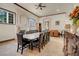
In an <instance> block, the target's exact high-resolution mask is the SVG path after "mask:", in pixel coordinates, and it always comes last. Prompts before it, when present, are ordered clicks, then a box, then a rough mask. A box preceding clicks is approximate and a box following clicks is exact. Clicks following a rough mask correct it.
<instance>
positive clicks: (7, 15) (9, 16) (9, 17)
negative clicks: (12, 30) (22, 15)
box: [0, 8, 15, 24]
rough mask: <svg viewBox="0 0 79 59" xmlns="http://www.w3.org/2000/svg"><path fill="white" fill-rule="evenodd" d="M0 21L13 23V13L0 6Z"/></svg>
mask: <svg viewBox="0 0 79 59" xmlns="http://www.w3.org/2000/svg"><path fill="white" fill-rule="evenodd" d="M0 23H2V24H15V13H14V12H11V11H8V10H5V9H2V8H0Z"/></svg>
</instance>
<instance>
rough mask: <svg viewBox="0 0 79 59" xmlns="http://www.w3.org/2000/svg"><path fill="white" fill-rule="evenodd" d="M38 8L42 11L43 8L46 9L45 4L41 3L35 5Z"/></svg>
mask: <svg viewBox="0 0 79 59" xmlns="http://www.w3.org/2000/svg"><path fill="white" fill-rule="evenodd" d="M35 6H36V7H37V8H36V9H38V8H39V9H40V10H42V8H44V7H46V6H45V5H43V3H39V4H38V5H35Z"/></svg>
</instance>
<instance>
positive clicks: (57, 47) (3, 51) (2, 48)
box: [0, 37, 64, 56]
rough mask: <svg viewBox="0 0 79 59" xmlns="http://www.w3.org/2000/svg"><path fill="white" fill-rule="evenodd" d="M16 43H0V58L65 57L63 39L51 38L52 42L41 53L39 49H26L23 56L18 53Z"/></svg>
mask: <svg viewBox="0 0 79 59" xmlns="http://www.w3.org/2000/svg"><path fill="white" fill-rule="evenodd" d="M16 48H17V44H16V41H15V40H13V41H9V42H6V43H0V56H63V55H64V54H63V38H56V37H51V38H50V42H49V43H48V44H47V45H46V46H45V47H44V49H43V50H41V52H40V53H39V52H38V50H37V49H34V50H33V51H31V50H29V49H28V48H26V49H25V50H24V53H23V54H22V55H21V54H20V51H19V52H18V53H17V52H16Z"/></svg>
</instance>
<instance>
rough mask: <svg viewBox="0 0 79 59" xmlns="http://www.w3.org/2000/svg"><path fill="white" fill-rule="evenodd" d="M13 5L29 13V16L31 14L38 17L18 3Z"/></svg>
mask: <svg viewBox="0 0 79 59" xmlns="http://www.w3.org/2000/svg"><path fill="white" fill-rule="evenodd" d="M14 4H15V5H17V6H18V7H20V8H22V9H24V10H25V11H28V12H29V13H31V14H33V15H35V16H37V17H39V16H38V15H36V14H34V13H33V12H31V11H29V10H28V9H26V8H24V7H23V6H21V5H19V4H18V3H14Z"/></svg>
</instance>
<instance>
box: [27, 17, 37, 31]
mask: <svg viewBox="0 0 79 59" xmlns="http://www.w3.org/2000/svg"><path fill="white" fill-rule="evenodd" d="M28 23H29V30H33V29H34V28H35V26H36V20H35V19H33V18H29V22H28Z"/></svg>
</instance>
